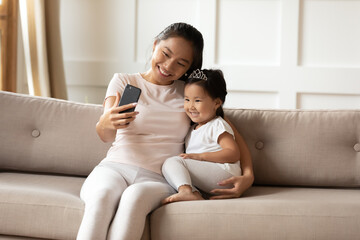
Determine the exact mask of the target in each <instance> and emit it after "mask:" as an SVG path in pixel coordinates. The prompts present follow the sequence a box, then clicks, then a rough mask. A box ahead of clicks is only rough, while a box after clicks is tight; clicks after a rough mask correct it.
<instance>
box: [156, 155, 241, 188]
mask: <svg viewBox="0 0 360 240" xmlns="http://www.w3.org/2000/svg"><path fill="white" fill-rule="evenodd" d="M234 167H235V169H237V167H236V166H235V164H234ZM237 171H238V173H237V174H236V175H241V169H240V167H238V170H237ZM162 173H163V175H164V177H165V178H166V180H167V181H168V183H169V184H170V185H171V186H172V187H173V188H175V189H176V190H178V189H179V187H180V186H182V185H189V186H191V187H192V189H193V191H198V190H197V188H198V189H200V190H201V191H203V192H206V193H209V192H210V191H211V190H213V189H215V188H231V187H232V186H219V185H218V182H220V181H222V180H225V179H228V178H230V177H232V176H234V175H233V174H231V173H230V172H228V171H226V170H225V169H223V168H221V167H220V166H219V165H218V164H217V163H213V162H206V161H198V160H193V159H183V158H182V157H179V156H175V157H171V158H168V159H166V161H165V163H164V164H163V166H162Z"/></svg>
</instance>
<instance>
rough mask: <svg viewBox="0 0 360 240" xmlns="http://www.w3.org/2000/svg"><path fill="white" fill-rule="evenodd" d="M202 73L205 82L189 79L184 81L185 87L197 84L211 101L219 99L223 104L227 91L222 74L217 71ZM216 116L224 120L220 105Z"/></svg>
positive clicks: (204, 70)
mask: <svg viewBox="0 0 360 240" xmlns="http://www.w3.org/2000/svg"><path fill="white" fill-rule="evenodd" d="M202 72H203V73H204V74H205V75H206V77H207V80H204V79H200V78H192V77H191V78H188V79H187V80H186V82H185V85H188V84H197V85H198V86H200V87H202V88H203V89H204V90H205V91H206V92H207V93H208V94H209V96H210V97H211V98H212V99H216V98H219V99H220V100H221V101H222V103H223V104H224V102H225V98H226V95H227V91H226V82H225V79H224V74H223V72H222V71H221V70H219V69H203V70H202ZM216 116H220V117H222V118H224V110H223V108H222V105H221V106H220V107H219V108H218V109H217V110H216Z"/></svg>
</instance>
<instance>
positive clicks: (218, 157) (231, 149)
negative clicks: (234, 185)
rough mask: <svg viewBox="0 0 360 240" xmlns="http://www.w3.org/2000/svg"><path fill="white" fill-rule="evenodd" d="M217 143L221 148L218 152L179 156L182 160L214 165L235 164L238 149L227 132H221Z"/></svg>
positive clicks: (238, 157)
mask: <svg viewBox="0 0 360 240" xmlns="http://www.w3.org/2000/svg"><path fill="white" fill-rule="evenodd" d="M218 143H219V145H220V146H221V148H222V149H221V150H220V151H216V152H204V153H183V154H180V156H181V157H183V158H191V159H195V160H200V161H208V162H215V163H235V162H237V161H239V159H240V151H239V148H238V146H237V144H236V142H235V140H234V138H233V136H232V135H231V134H230V133H228V132H223V133H222V134H220V136H219V138H218Z"/></svg>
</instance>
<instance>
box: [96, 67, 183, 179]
mask: <svg viewBox="0 0 360 240" xmlns="http://www.w3.org/2000/svg"><path fill="white" fill-rule="evenodd" d="M126 84H131V85H133V86H136V87H138V88H140V89H141V95H140V98H139V101H138V104H137V106H136V109H135V111H138V112H139V114H138V115H137V116H136V119H135V120H134V121H133V122H131V123H130V125H129V126H128V127H127V128H125V129H119V130H118V131H117V134H116V138H115V141H114V143H113V144H112V147H111V148H110V149H109V151H108V153H107V156H106V158H105V159H104V160H103V161H113V162H119V163H125V164H130V165H135V166H139V167H142V168H145V169H148V170H151V171H153V172H156V173H159V174H161V166H162V164H163V163H164V161H165V160H166V159H167V158H169V157H171V156H175V155H179V154H180V153H183V151H184V139H185V136H186V133H187V132H188V129H189V126H190V120H189V118H188V117H187V115H186V113H185V111H184V108H183V106H184V82H183V81H174V83H172V84H171V85H156V84H153V83H150V82H148V81H146V80H145V79H144V78H143V77H142V76H141V75H140V74H139V73H136V74H120V73H116V74H115V75H114V77H113V78H112V80H111V81H110V83H109V86H108V89H107V92H106V97H109V96H116V91H118V92H120V95H121V94H122V92H123V91H124V89H125V86H126Z"/></svg>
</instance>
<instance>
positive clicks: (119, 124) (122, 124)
mask: <svg viewBox="0 0 360 240" xmlns="http://www.w3.org/2000/svg"><path fill="white" fill-rule="evenodd" d="M119 102H120V93H119V92H116V98H115V102H114V104H113V106H112V108H110V111H109V114H108V115H109V116H108V119H109V122H110V125H111V126H112V128H113V129H122V128H126V127H127V126H128V125H129V123H130V122H132V121H134V120H135V117H136V115H138V114H139V112H135V111H134V112H124V111H126V110H128V109H131V108H134V107H135V106H136V104H137V103H130V104H126V105H122V106H119Z"/></svg>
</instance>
